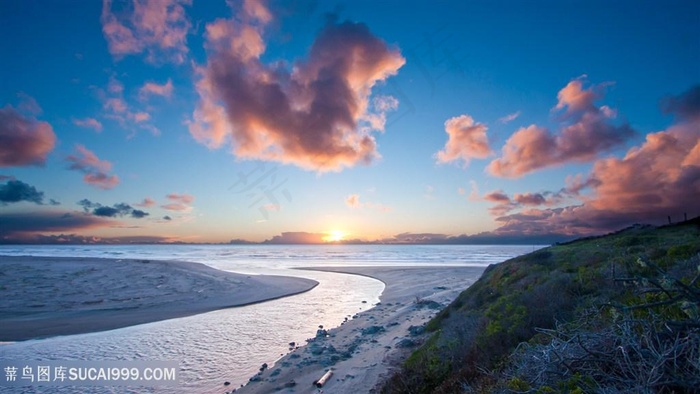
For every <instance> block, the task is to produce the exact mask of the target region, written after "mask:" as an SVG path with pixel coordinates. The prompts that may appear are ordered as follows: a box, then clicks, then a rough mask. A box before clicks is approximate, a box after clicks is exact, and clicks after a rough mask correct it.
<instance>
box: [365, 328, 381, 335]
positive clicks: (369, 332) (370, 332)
mask: <svg viewBox="0 0 700 394" xmlns="http://www.w3.org/2000/svg"><path fill="white" fill-rule="evenodd" d="M383 331H384V327H382V326H369V327H365V328H363V329H362V335H375V334H378V333H380V332H383Z"/></svg>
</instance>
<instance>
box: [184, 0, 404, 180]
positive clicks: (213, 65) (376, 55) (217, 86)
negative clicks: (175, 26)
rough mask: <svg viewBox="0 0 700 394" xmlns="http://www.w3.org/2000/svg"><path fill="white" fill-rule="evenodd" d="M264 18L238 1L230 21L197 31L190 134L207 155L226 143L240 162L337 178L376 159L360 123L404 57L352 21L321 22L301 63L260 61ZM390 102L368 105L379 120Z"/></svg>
mask: <svg viewBox="0 0 700 394" xmlns="http://www.w3.org/2000/svg"><path fill="white" fill-rule="evenodd" d="M271 19H272V15H271V14H270V12H269V10H268V9H267V8H266V7H265V6H264V5H263V3H262V2H255V1H251V0H248V1H244V3H243V7H242V8H240V9H239V10H238V12H237V13H236V15H235V16H234V17H233V18H232V19H218V20H216V21H214V22H212V23H209V24H207V25H206V34H205V35H206V47H207V53H208V61H207V64H206V65H204V66H200V67H197V68H196V72H197V75H198V80H197V82H196V90H197V92H198V94H199V103H198V105H197V108H196V109H195V111H194V113H193V119H192V120H191V121H189V131H190V134H191V135H192V137H193V138H194V139H195V140H196V141H198V142H199V143H201V144H204V145H206V146H208V147H209V148H212V149H213V148H219V147H221V146H223V145H224V144H226V143H228V142H229V141H230V142H231V145H232V151H233V153H234V154H235V155H236V156H237V157H239V158H241V159H260V160H268V161H277V162H281V163H287V164H294V165H296V166H298V167H301V168H304V169H307V170H314V171H318V172H325V171H340V170H342V169H343V168H346V167H352V166H354V165H356V164H368V163H370V162H372V161H373V160H374V159H376V158H378V157H379V153H378V151H377V144H376V141H375V138H374V135H373V133H372V132H373V131H381V129H380V130H377V128H378V127H380V126H383V121H382V117H381V115H380V116H379V119H376V118H373V117H372V116H370V112H371V109H370V108H369V102H370V95H371V91H372V88H373V87H374V86H375V85H376V84H377V83H380V82H382V81H384V80H386V79H387V78H389V77H390V76H392V75H394V74H396V73H397V72H398V70H399V68H400V67H401V66H403V64H404V63H405V59H404V58H403V57H402V56H401V54H400V52H399V50H398V49H396V48H391V47H389V46H388V45H387V44H386V43H385V42H384V41H382V40H381V39H379V38H377V37H375V36H374V35H372V33H370V31H369V29H368V28H367V26H366V25H364V24H361V23H352V22H344V23H336V22H335V21H330V22H329V23H328V24H327V25H326V26H325V27H324V28H323V29H322V30H321V31H320V32H319V34H318V36H317V37H316V39H315V41H314V43H313V44H312V46H311V48H310V51H309V54H308V57H307V58H306V59H303V60H300V61H297V62H296V63H295V64H293V65H288V64H286V63H284V62H280V61H275V62H272V63H270V64H266V63H263V62H262V61H261V60H260V59H261V56H262V54H263V53H264V52H265V42H264V40H263V37H262V33H263V29H264V27H265V26H266V24H268V23H269V22H270V21H271ZM393 107H395V99H394V100H384V101H382V100H380V101H375V104H374V107H373V109H374V110H375V111H379V112H380V113H381V111H382V110H388V109H391V108H393Z"/></svg>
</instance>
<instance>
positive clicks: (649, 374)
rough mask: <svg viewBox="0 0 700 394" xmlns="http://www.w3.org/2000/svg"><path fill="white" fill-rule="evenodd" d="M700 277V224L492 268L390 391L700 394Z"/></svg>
mask: <svg viewBox="0 0 700 394" xmlns="http://www.w3.org/2000/svg"><path fill="white" fill-rule="evenodd" d="M699 277H700V219H699V218H696V219H693V220H691V221H686V222H684V223H681V224H677V225H670V226H664V227H658V228H657V227H651V226H639V225H638V226H633V227H630V228H627V229H625V230H622V231H619V232H617V233H613V234H609V235H605V236H601V237H591V238H585V239H580V240H576V241H572V242H569V243H564V244H558V245H554V246H551V247H548V248H545V249H541V250H538V251H535V252H533V253H530V254H528V255H524V256H520V257H517V258H514V259H511V260H508V261H505V262H503V263H500V264H497V265H492V266H490V267H488V268H487V269H486V271H485V272H484V274H483V275H482V277H481V278H480V279H479V280H478V281H477V282H476V283H475V284H474V285H472V286H471V287H469V288H468V289H467V290H465V291H464V292H462V294H461V295H460V296H459V297H458V298H457V299H456V300H455V301H454V302H453V303H452V304H451V305H449V306H448V307H447V308H445V309H444V310H442V311H441V312H440V313H439V314H438V315H437V316H436V317H435V318H434V319H433V320H432V321H430V322H429V323H428V325H427V326H426V331H428V332H429V333H431V334H430V337H429V339H427V340H426V342H425V343H424V344H423V345H422V346H421V347H420V348H419V349H418V350H417V351H416V352H414V353H413V354H412V355H411V356H410V357H409V358H408V359H407V361H406V362H405V363H404V365H403V368H402V370H401V371H400V372H398V373H396V374H395V375H394V376H393V377H392V378H391V379H390V380H389V381H388V382H387V384H386V385H385V387H384V388H383V390H382V392H383V393H472V392H473V393H492V392H532V393H549V392H572V393H574V392H575V393H594V392H606V393H613V392H615V393H617V392H640V393H644V392H649V393H655V392H666V393H685V392H700V391H698V390H699V389H698V387H700V283H699V282H700V279H699Z"/></svg>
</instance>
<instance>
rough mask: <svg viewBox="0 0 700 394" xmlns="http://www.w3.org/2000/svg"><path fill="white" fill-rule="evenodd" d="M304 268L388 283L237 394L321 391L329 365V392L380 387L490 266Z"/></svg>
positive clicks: (237, 391) (325, 387) (375, 390)
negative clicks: (425, 330)
mask: <svg viewBox="0 0 700 394" xmlns="http://www.w3.org/2000/svg"><path fill="white" fill-rule="evenodd" d="M300 269H308V270H319V271H325V272H339V273H349V274H355V275H364V276H369V277H372V278H376V279H379V280H381V281H383V282H384V283H385V284H386V288H385V289H384V292H383V294H382V295H381V297H380V300H381V302H380V304H379V305H377V306H376V307H374V308H372V309H370V310H368V311H366V312H362V313H360V314H358V315H355V316H354V318H353V319H350V320H348V321H347V322H345V323H344V324H343V325H341V326H340V327H337V328H335V329H332V330H329V331H327V333H324V332H320V333H319V335H317V337H316V338H314V339H313V340H311V341H310V342H308V344H296V345H297V346H301V345H304V346H301V347H298V348H297V349H295V350H294V351H293V352H291V353H289V354H287V355H285V356H284V357H283V358H281V359H280V360H277V361H276V362H275V363H274V365H271V366H270V367H269V368H268V369H266V370H265V371H263V372H261V373H259V374H257V375H255V376H254V377H253V378H252V379H251V382H249V384H248V385H247V386H245V387H243V388H239V389H238V390H236V393H237V394H239V393H256V394H262V393H273V392H279V393H317V392H319V389H318V388H316V387H314V386H313V383H314V382H315V381H316V380H318V379H319V378H320V377H321V376H322V375H323V374H324V373H325V371H327V370H329V369H331V370H332V371H333V376H332V377H331V379H329V381H328V382H327V383H326V385H325V386H324V387H323V391H324V392H328V393H340V394H342V393H352V394H355V393H374V392H378V391H377V385H378V384H380V383H381V382H382V381H383V380H384V379H385V378H386V377H387V376H388V375H389V373H390V372H391V370H392V369H394V368H395V367H396V366H397V365H399V364H400V363H401V362H402V361H403V360H404V359H405V357H407V356H408V355H409V354H410V352H411V351H412V350H413V349H415V347H416V346H417V344H418V343H420V342H421V341H422V340H424V339H425V335H421V328H420V327H422V326H423V325H424V324H425V323H426V322H427V321H428V320H429V319H430V318H431V317H432V316H434V315H435V314H436V313H437V312H438V311H439V310H440V309H442V307H444V306H446V305H447V304H448V303H450V302H451V301H452V300H454V299H455V298H456V297H457V295H458V294H459V293H460V292H462V291H463V290H464V289H466V288H467V287H468V286H469V285H471V284H472V283H474V282H475V281H476V280H477V279H478V278H479V277H480V276H481V273H482V272H483V271H484V269H485V267H329V268H316V267H314V268H300ZM324 334H326V335H324ZM270 364H272V363H270ZM227 391H228V390H222V392H227Z"/></svg>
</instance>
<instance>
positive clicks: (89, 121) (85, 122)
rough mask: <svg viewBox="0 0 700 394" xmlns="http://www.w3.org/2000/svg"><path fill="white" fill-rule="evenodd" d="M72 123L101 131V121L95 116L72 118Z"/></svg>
mask: <svg viewBox="0 0 700 394" xmlns="http://www.w3.org/2000/svg"><path fill="white" fill-rule="evenodd" d="M73 124H74V125H76V126H78V127H84V128H88V129H94V130H95V131H97V132H100V131H102V123H100V121H99V120H97V119H95V118H85V119H73Z"/></svg>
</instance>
